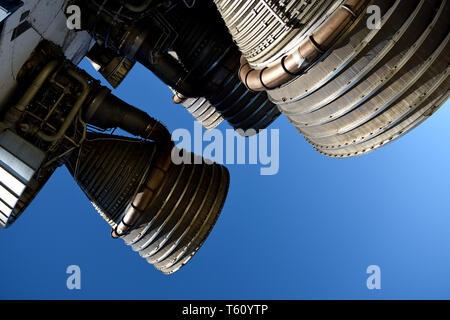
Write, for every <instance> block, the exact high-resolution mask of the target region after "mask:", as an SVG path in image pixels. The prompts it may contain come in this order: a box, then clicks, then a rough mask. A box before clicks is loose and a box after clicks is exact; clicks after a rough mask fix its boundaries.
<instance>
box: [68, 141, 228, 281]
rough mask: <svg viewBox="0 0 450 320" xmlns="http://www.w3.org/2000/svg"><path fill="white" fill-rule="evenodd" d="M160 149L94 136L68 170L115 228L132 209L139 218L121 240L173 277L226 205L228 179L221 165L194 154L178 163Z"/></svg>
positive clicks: (142, 143)
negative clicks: (208, 161)
mask: <svg viewBox="0 0 450 320" xmlns="http://www.w3.org/2000/svg"><path fill="white" fill-rule="evenodd" d="M158 149H159V147H158V146H157V145H155V144H154V143H152V142H148V141H141V140H134V139H128V138H123V137H114V136H108V135H101V134H91V135H89V137H88V140H87V141H85V142H84V144H83V147H82V148H80V150H78V152H74V153H73V154H72V155H71V157H70V158H69V159H68V161H67V164H66V166H67V167H68V169H69V171H70V172H71V173H72V175H73V176H74V178H75V179H76V181H77V183H78V184H79V186H80V187H81V189H82V190H83V191H84V192H85V194H86V195H87V197H88V198H89V200H90V201H91V202H92V203H93V205H94V207H95V208H96V209H97V210H98V211H99V213H100V214H101V215H102V217H103V218H104V219H105V220H106V221H107V222H108V223H109V224H110V225H111V226H112V227H113V228H115V227H116V226H117V225H118V224H119V222H121V221H122V222H121V223H123V221H124V220H123V219H124V215H126V213H127V212H129V211H130V210H132V211H134V212H136V213H139V216H138V218H137V220H136V221H135V222H134V223H133V224H132V225H129V228H130V229H129V231H128V232H127V233H126V234H124V235H123V236H121V238H122V239H123V240H124V241H125V243H126V244H128V245H130V246H132V248H133V250H135V251H137V252H139V254H140V255H141V256H142V257H143V258H145V259H147V261H148V262H149V263H151V264H153V265H154V266H155V267H156V268H157V269H158V270H160V271H161V272H163V273H165V274H170V273H173V272H175V271H177V270H179V269H180V268H181V267H182V266H184V265H185V264H186V263H187V262H188V261H189V260H190V259H191V258H192V257H193V256H194V255H195V253H196V252H197V251H198V249H199V248H200V247H201V246H202V244H203V242H204V241H205V240H206V238H207V237H208V235H209V233H210V232H211V230H212V228H213V227H214V225H215V222H216V221H217V219H218V217H219V215H220V212H221V211H222V208H223V205H224V203H225V199H226V196H227V193H228V188H229V180H230V177H229V173H228V170H227V169H226V168H225V167H224V166H222V165H218V164H207V163H205V162H204V161H200V162H198V160H202V159H201V157H195V156H193V155H192V154H191V153H184V154H182V158H183V159H185V160H187V159H189V161H187V162H188V163H182V164H174V162H172V161H171V155H170V152H168V151H167V150H166V151H161V150H158ZM183 152H184V151H183ZM194 159H197V162H196V161H194ZM190 163H191V164H190ZM195 163H200V164H195Z"/></svg>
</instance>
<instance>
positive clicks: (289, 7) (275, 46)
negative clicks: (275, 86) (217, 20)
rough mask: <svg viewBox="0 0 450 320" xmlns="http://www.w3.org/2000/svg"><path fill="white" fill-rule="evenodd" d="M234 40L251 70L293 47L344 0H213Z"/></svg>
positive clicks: (262, 66) (268, 62)
mask: <svg viewBox="0 0 450 320" xmlns="http://www.w3.org/2000/svg"><path fill="white" fill-rule="evenodd" d="M214 2H215V4H216V5H217V8H218V9H219V12H220V13H221V15H222V17H223V19H224V21H225V23H226V25H227V27H228V29H229V30H230V33H231V35H232V36H233V39H234V41H235V42H236V44H237V45H238V47H239V49H240V50H241V52H242V54H243V55H244V57H245V58H246V59H247V61H248V62H249V64H250V65H251V66H252V67H253V68H254V69H262V68H264V67H266V66H267V65H269V64H270V63H272V62H274V61H276V60H278V59H280V58H281V57H282V56H284V55H285V54H286V53H287V52H288V51H290V50H291V49H293V48H295V47H296V45H297V44H298V43H299V42H300V40H301V39H302V37H303V36H304V35H305V34H306V33H308V32H309V31H310V29H311V28H312V27H313V26H314V24H315V23H317V22H318V21H319V19H320V18H322V17H323V16H324V15H327V14H329V13H331V12H333V11H334V10H335V9H336V8H337V7H338V6H339V5H340V4H341V3H342V2H343V1H334V0H284V1H272V0H245V1H233V0H214Z"/></svg>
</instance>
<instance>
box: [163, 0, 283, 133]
mask: <svg viewBox="0 0 450 320" xmlns="http://www.w3.org/2000/svg"><path fill="white" fill-rule="evenodd" d="M165 17H166V19H167V20H168V21H169V22H170V23H171V25H172V26H173V28H174V29H175V30H176V31H177V33H178V38H177V40H176V41H175V43H174V50H175V51H176V53H177V57H178V59H179V60H180V62H181V63H182V64H183V65H184V66H185V68H186V69H187V70H189V75H190V77H194V78H196V79H198V80H197V81H198V82H203V83H205V87H208V88H209V89H208V93H207V94H206V95H205V97H200V98H195V99H188V100H187V101H185V103H183V105H184V106H185V108H186V109H188V111H189V112H191V111H193V112H191V113H192V114H193V115H194V117H195V118H198V116H199V114H200V116H199V121H200V122H201V123H202V124H203V125H204V126H205V127H206V128H208V129H209V128H213V126H216V125H218V124H219V123H220V122H218V121H217V118H216V116H217V115H216V114H215V111H217V112H218V113H219V114H220V115H221V116H222V117H223V118H224V119H225V120H227V121H228V122H229V124H230V125H231V126H232V127H233V128H235V129H242V130H244V131H247V130H248V129H254V132H257V131H258V130H261V129H265V128H266V127H268V126H269V125H270V124H271V123H272V122H273V121H274V120H275V119H276V118H277V117H278V116H279V115H280V112H279V110H278V108H277V107H276V106H275V105H274V104H273V103H271V102H270V101H268V98H267V94H266V93H254V92H251V91H249V90H248V89H247V88H246V87H245V86H244V85H242V84H241V83H240V81H239V78H238V71H239V57H240V53H239V50H238V48H237V47H236V45H235V44H234V42H233V39H232V38H231V36H230V34H229V33H228V30H227V28H226V26H225V24H224V23H223V21H222V19H221V18H220V14H219V13H218V12H217V10H216V7H215V6H214V4H213V3H209V2H206V1H197V2H196V4H195V6H194V7H193V8H192V9H187V8H186V7H185V6H184V5H179V6H177V7H175V8H174V9H172V10H170V11H169V12H168V13H167V14H165ZM208 105H211V107H210V106H208ZM213 107H214V108H215V110H214V109H213Z"/></svg>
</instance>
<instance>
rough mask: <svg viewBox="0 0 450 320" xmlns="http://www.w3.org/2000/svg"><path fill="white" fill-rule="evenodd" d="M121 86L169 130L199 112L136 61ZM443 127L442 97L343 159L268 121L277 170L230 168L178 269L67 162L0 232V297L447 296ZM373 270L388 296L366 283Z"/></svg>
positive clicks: (448, 190)
mask: <svg viewBox="0 0 450 320" xmlns="http://www.w3.org/2000/svg"><path fill="white" fill-rule="evenodd" d="M82 65H83V66H84V67H89V68H90V66H88V65H87V64H86V63H83V64H82ZM89 70H90V72H92V69H91V68H90V69H89ZM116 93H117V94H118V95H119V96H120V97H121V98H123V99H125V100H126V101H128V102H129V103H131V104H134V105H136V106H137V107H140V108H142V109H144V110H145V111H147V112H148V113H149V114H151V115H153V116H155V117H156V118H158V119H160V120H162V121H163V122H164V123H165V124H166V125H167V126H168V127H169V128H170V130H171V131H172V130H174V129H176V128H187V129H189V130H193V122H192V118H191V116H190V115H189V114H188V113H187V112H184V111H183V110H182V108H181V107H180V106H177V105H173V104H172V103H171V101H170V99H171V95H170V93H169V91H168V89H167V88H166V87H164V86H163V85H162V84H160V83H159V81H157V80H156V79H155V78H154V77H153V76H152V75H151V73H150V72H148V71H146V70H145V69H144V68H142V67H140V66H136V67H135V69H134V70H133V71H132V73H131V75H130V76H129V77H128V78H127V79H126V81H125V82H124V83H123V84H122V86H121V87H120V88H119V90H117V91H116ZM449 123H450V105H449V103H447V105H446V106H444V107H443V108H441V109H440V110H439V111H438V112H437V113H436V114H435V115H434V116H433V117H432V118H431V119H429V120H428V121H426V122H425V123H424V124H423V125H421V126H420V127H419V128H417V129H416V130H414V131H413V132H412V133H410V134H408V135H406V136H405V137H403V138H402V139H400V140H399V141H397V142H395V143H393V144H390V145H388V146H387V147H385V148H382V149H380V150H378V151H376V152H374V153H371V154H369V155H366V156H363V157H358V158H354V159H347V160H336V159H328V158H325V157H323V156H321V155H320V154H318V153H317V152H315V151H314V150H313V149H312V148H311V147H310V146H309V145H308V144H307V143H306V141H305V140H304V139H303V138H302V137H301V136H300V135H299V134H298V133H297V132H296V130H295V129H294V127H293V126H291V125H290V124H289V123H288V121H287V120H286V119H285V118H284V117H280V119H279V120H278V121H276V123H274V125H273V126H272V128H279V129H280V141H281V145H280V172H279V174H278V175H275V176H260V175H259V167H256V166H238V165H234V166H229V169H230V173H231V186H230V192H229V196H228V199H227V202H226V204H225V207H224V210H223V212H222V215H221V217H220V219H219V221H218V223H217V225H216V227H215V228H214V230H213V232H212V234H211V236H210V237H209V238H208V240H207V241H206V243H205V245H204V246H203V247H202V249H201V250H200V251H199V253H198V254H197V255H196V256H195V257H194V259H193V260H192V261H191V262H190V263H189V264H188V265H187V266H185V267H184V268H183V269H182V270H181V271H179V272H178V273H176V274H174V275H171V276H164V275H162V274H160V273H159V272H158V271H157V270H156V269H154V268H153V266H151V265H149V264H147V263H146V261H145V260H143V259H142V258H140V257H139V255H138V254H137V253H135V252H132V251H131V249H130V248H129V247H127V246H125V244H124V243H123V241H121V240H113V239H111V237H110V229H109V226H108V225H107V224H106V223H105V222H104V221H103V220H102V219H101V218H100V216H99V215H98V214H97V213H96V212H95V210H94V209H93V208H92V206H91V205H90V203H89V202H88V200H87V199H86V198H85V196H84V195H83V194H82V192H81V191H80V190H79V188H78V187H77V186H76V184H75V182H74V181H73V180H72V178H71V176H70V175H69V173H68V171H67V170H66V169H65V168H61V169H59V170H58V171H57V172H56V174H55V175H54V176H53V177H52V179H51V181H50V182H49V183H48V184H47V185H46V187H45V188H44V190H43V191H42V192H41V194H40V195H39V196H38V198H37V199H36V200H35V201H34V202H33V203H32V205H31V206H30V208H29V209H28V210H27V211H26V212H25V214H24V215H23V216H22V217H21V218H20V219H19V220H18V221H17V223H16V224H15V225H13V226H12V227H11V228H10V229H8V230H0V255H1V258H0V259H1V263H0V298H2V299H16V298H25V299H91V298H96V299H312V298H314V299H392V298H401V299H418V298H420V299H422V298H424V299H431V298H433V299H440V298H446V299H449V298H450V273H449V270H450V232H449V230H450V179H449V177H450V161H449V159H450V130H449V129H448V128H449ZM226 128H227V125H226V124H222V125H221V126H220V129H221V130H224V129H226ZM373 264H375V265H379V266H380V267H381V272H382V274H381V286H382V290H380V291H370V290H368V289H367V287H366V279H367V277H368V275H367V274H366V268H367V267H368V266H369V265H373ZM69 265H79V266H80V267H81V270H82V290H80V291H69V290H68V289H67V288H66V278H67V276H68V275H67V274H66V268H67V266H69Z"/></svg>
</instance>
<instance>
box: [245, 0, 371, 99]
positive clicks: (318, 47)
mask: <svg viewBox="0 0 450 320" xmlns="http://www.w3.org/2000/svg"><path fill="white" fill-rule="evenodd" d="M368 3H369V0H347V1H346V2H345V3H344V4H342V5H341V6H340V7H339V9H338V10H336V12H334V13H333V14H332V15H331V17H330V18H329V19H328V20H327V21H326V22H325V23H324V24H322V25H321V26H320V27H319V28H318V29H317V30H316V32H315V33H314V34H313V35H311V36H309V37H308V38H306V39H305V40H303V41H302V43H301V44H300V45H299V47H298V48H297V49H296V50H295V51H294V52H293V53H292V54H289V55H287V56H284V57H283V58H281V59H280V61H279V62H278V63H277V64H275V65H273V66H271V67H268V68H265V69H262V70H256V69H253V68H252V67H251V66H250V64H249V63H248V62H247V60H246V59H245V58H244V57H243V56H242V57H241V68H240V70H239V77H240V79H241V81H242V82H243V83H244V84H245V85H246V86H247V88H248V89H249V90H252V91H265V90H271V89H275V88H277V87H279V86H281V85H283V84H285V83H287V82H288V81H290V80H292V79H294V78H295V77H297V76H298V74H299V73H300V72H301V71H303V70H305V69H306V68H307V67H308V66H310V65H311V64H312V63H313V62H314V61H316V60H317V58H319V57H320V56H321V55H322V54H323V53H325V51H327V50H328V49H330V47H331V46H332V45H333V43H335V42H336V40H337V39H338V37H339V35H341V34H342V32H343V31H344V30H345V29H347V28H348V27H349V25H350V24H351V23H352V22H353V21H354V20H355V19H356V18H357V17H358V16H359V15H360V14H361V11H362V9H363V8H365V6H366V5H367V4H368Z"/></svg>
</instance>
